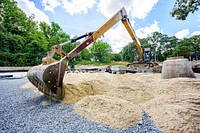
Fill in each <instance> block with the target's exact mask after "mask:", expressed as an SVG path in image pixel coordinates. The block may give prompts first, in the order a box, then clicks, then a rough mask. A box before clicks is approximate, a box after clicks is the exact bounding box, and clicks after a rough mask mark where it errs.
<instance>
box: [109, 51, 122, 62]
mask: <svg viewBox="0 0 200 133" xmlns="http://www.w3.org/2000/svg"><path fill="white" fill-rule="evenodd" d="M111 61H122V55H121V53H112V54H111Z"/></svg>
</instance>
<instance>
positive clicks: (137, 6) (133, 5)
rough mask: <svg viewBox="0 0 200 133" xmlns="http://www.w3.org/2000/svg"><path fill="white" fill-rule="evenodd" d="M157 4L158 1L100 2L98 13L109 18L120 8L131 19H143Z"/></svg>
mask: <svg viewBox="0 0 200 133" xmlns="http://www.w3.org/2000/svg"><path fill="white" fill-rule="evenodd" d="M157 2H158V0H143V1H141V0H126V1H125V0H123V1H122V0H100V2H99V4H98V11H99V12H101V13H102V14H103V15H104V16H105V17H107V18H109V17H111V15H113V14H114V13H115V12H117V11H118V10H119V9H120V8H122V7H125V9H126V11H127V13H128V14H129V13H130V14H131V15H132V17H133V18H139V19H144V18H145V17H146V16H147V15H148V13H150V11H151V10H152V8H153V6H154V5H156V4H157Z"/></svg>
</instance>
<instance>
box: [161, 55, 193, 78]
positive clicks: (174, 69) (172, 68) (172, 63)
mask: <svg viewBox="0 0 200 133" xmlns="http://www.w3.org/2000/svg"><path fill="white" fill-rule="evenodd" d="M178 77H189V78H196V76H195V74H194V72H193V71H192V66H191V64H190V63H189V61H188V60H187V59H176V60H166V61H164V62H163V68H162V79H169V78H178Z"/></svg>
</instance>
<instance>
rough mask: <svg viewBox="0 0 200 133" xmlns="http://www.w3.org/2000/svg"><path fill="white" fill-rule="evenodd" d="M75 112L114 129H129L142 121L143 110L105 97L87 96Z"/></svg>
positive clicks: (123, 101) (77, 104)
mask: <svg viewBox="0 0 200 133" xmlns="http://www.w3.org/2000/svg"><path fill="white" fill-rule="evenodd" d="M74 110H75V111H76V112H77V113H78V114H80V115H82V116H84V117H86V118H88V119H90V120H95V121H96V122H98V123H102V124H105V125H108V126H110V127H113V128H122V129H125V128H128V127H131V126H132V125H134V124H135V123H137V122H138V121H139V120H140V119H141V110H140V109H139V108H138V106H137V105H135V104H133V103H131V102H128V101H126V100H122V99H119V98H114V97H110V96H105V95H96V96H87V97H85V98H83V99H81V100H80V101H78V102H77V103H76V104H75V106H74Z"/></svg>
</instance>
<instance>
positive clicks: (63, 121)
mask: <svg viewBox="0 0 200 133" xmlns="http://www.w3.org/2000/svg"><path fill="white" fill-rule="evenodd" d="M27 82H29V81H28V80H27V79H26V78H20V79H4V80H1V79H0V132H1V133H11V132H12V133H13V132H14V133H25V132H27V133H35V132H37V133H44V132H48V133H51V132H52V133H53V132H70V133H73V132H75V133H77V132H81V133H123V132H125V133H136V132H137V133H144V132H148V133H149V132H151V133H158V132H161V131H160V130H159V129H158V128H157V127H156V126H155V124H154V123H153V121H152V120H151V118H150V117H149V116H148V114H147V113H145V112H143V118H142V120H141V121H140V122H139V123H138V124H137V125H135V126H134V127H131V128H129V129H127V130H119V129H112V128H109V127H108V126H106V125H100V124H97V123H95V122H92V121H90V120H87V119H85V118H84V117H82V116H79V115H78V114H76V113H75V112H74V110H73V105H63V104H60V103H58V102H54V101H51V100H49V99H47V98H45V97H44V96H40V95H38V94H36V93H34V91H33V90H31V89H22V88H20V87H21V86H22V85H23V84H25V83H27ZM43 101H48V102H50V105H46V106H45V105H42V104H41V103H42V102H43Z"/></svg>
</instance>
